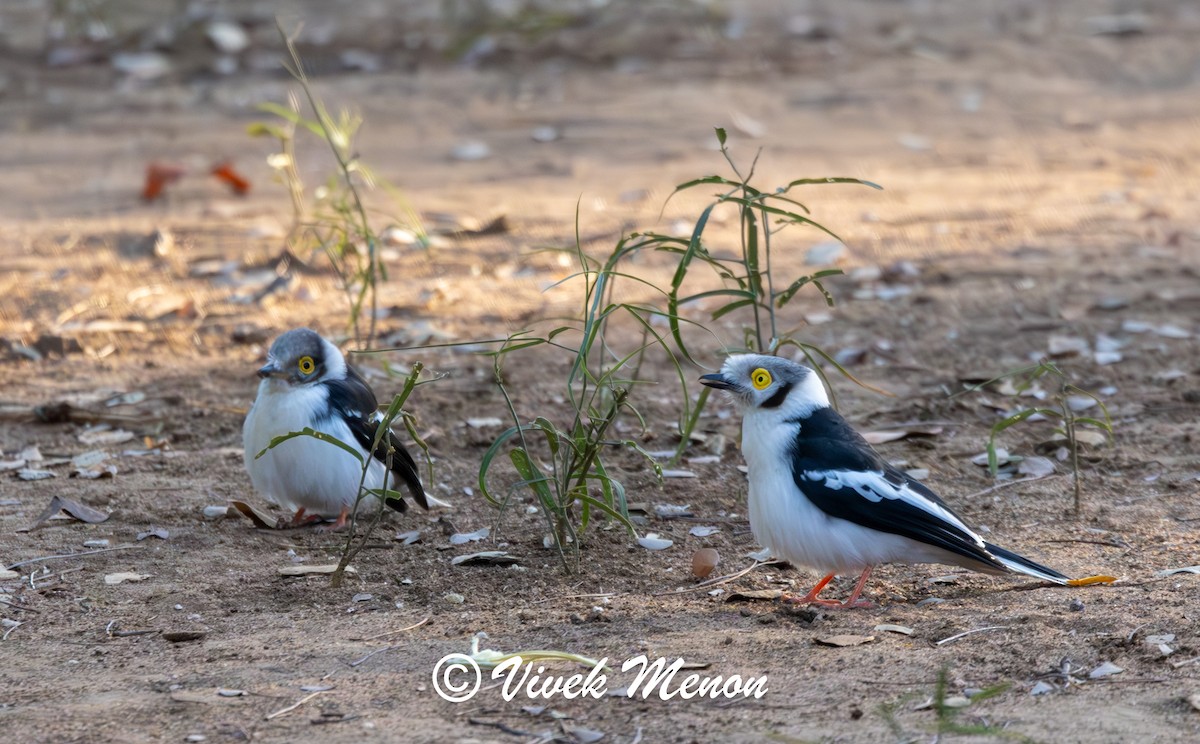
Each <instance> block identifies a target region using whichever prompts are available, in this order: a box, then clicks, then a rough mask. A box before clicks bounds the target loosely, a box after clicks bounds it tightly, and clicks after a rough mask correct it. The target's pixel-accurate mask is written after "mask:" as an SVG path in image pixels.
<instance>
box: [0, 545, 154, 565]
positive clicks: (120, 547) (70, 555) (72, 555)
mask: <svg viewBox="0 0 1200 744" xmlns="http://www.w3.org/2000/svg"><path fill="white" fill-rule="evenodd" d="M144 547H146V546H145V545H118V546H117V547H115V548H100V549H98V550H84V551H83V552H80V553H63V554H62V555H44V556H42V557H41V558H30V559H29V560H27V561H20V562H18V563H14V564H12V565H11V566H8V567H7V568H8V570H9V571H11V570H13V569H14V568H16V567H18V566H28V565H29V564H30V563H40V562H42V561H52V560H54V559H55V558H78V557H79V556H83V555H95V554H96V553H111V552H112V551H114V550H134V549H137V548H144Z"/></svg>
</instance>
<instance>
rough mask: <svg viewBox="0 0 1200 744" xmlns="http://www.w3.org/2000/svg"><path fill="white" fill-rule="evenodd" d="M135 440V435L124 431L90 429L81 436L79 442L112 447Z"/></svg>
mask: <svg viewBox="0 0 1200 744" xmlns="http://www.w3.org/2000/svg"><path fill="white" fill-rule="evenodd" d="M132 439H134V434H133V432H131V431H125V430H124V429H109V428H100V427H97V428H95V429H88V430H86V431H84V432H83V433H82V434H80V435H79V441H80V442H82V443H83V444H87V445H92V446H95V445H101V446H103V445H110V444H121V443H122V442H128V441H130V440H132Z"/></svg>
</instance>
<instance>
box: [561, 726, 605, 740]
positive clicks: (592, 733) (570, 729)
mask: <svg viewBox="0 0 1200 744" xmlns="http://www.w3.org/2000/svg"><path fill="white" fill-rule="evenodd" d="M563 731H566V732H567V733H568V734H569V735H570V736H571V737H572V738H573V739H575V741H577V742H579V744H593V742H597V741H600V740H601V739H603V738H604V732H603V731H596V730H594V729H589V728H584V727H582V726H563Z"/></svg>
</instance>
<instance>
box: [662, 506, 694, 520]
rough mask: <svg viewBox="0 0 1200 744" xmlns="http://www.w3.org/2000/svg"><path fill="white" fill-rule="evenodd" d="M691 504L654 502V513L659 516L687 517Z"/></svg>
mask: <svg viewBox="0 0 1200 744" xmlns="http://www.w3.org/2000/svg"><path fill="white" fill-rule="evenodd" d="M691 508H692V505H691V504H655V505H654V513H655V514H656V515H658V516H660V517H687V516H690V515H691V512H689V511H688V510H689V509H691Z"/></svg>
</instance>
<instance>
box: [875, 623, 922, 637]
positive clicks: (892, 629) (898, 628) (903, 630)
mask: <svg viewBox="0 0 1200 744" xmlns="http://www.w3.org/2000/svg"><path fill="white" fill-rule="evenodd" d="M873 630H877V631H879V632H880V633H899V634H900V635H912V634H913V629H912V628H910V627H908V626H907V625H892V624H890V623H884V624H882V625H876V626H875V627H874V628H873Z"/></svg>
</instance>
